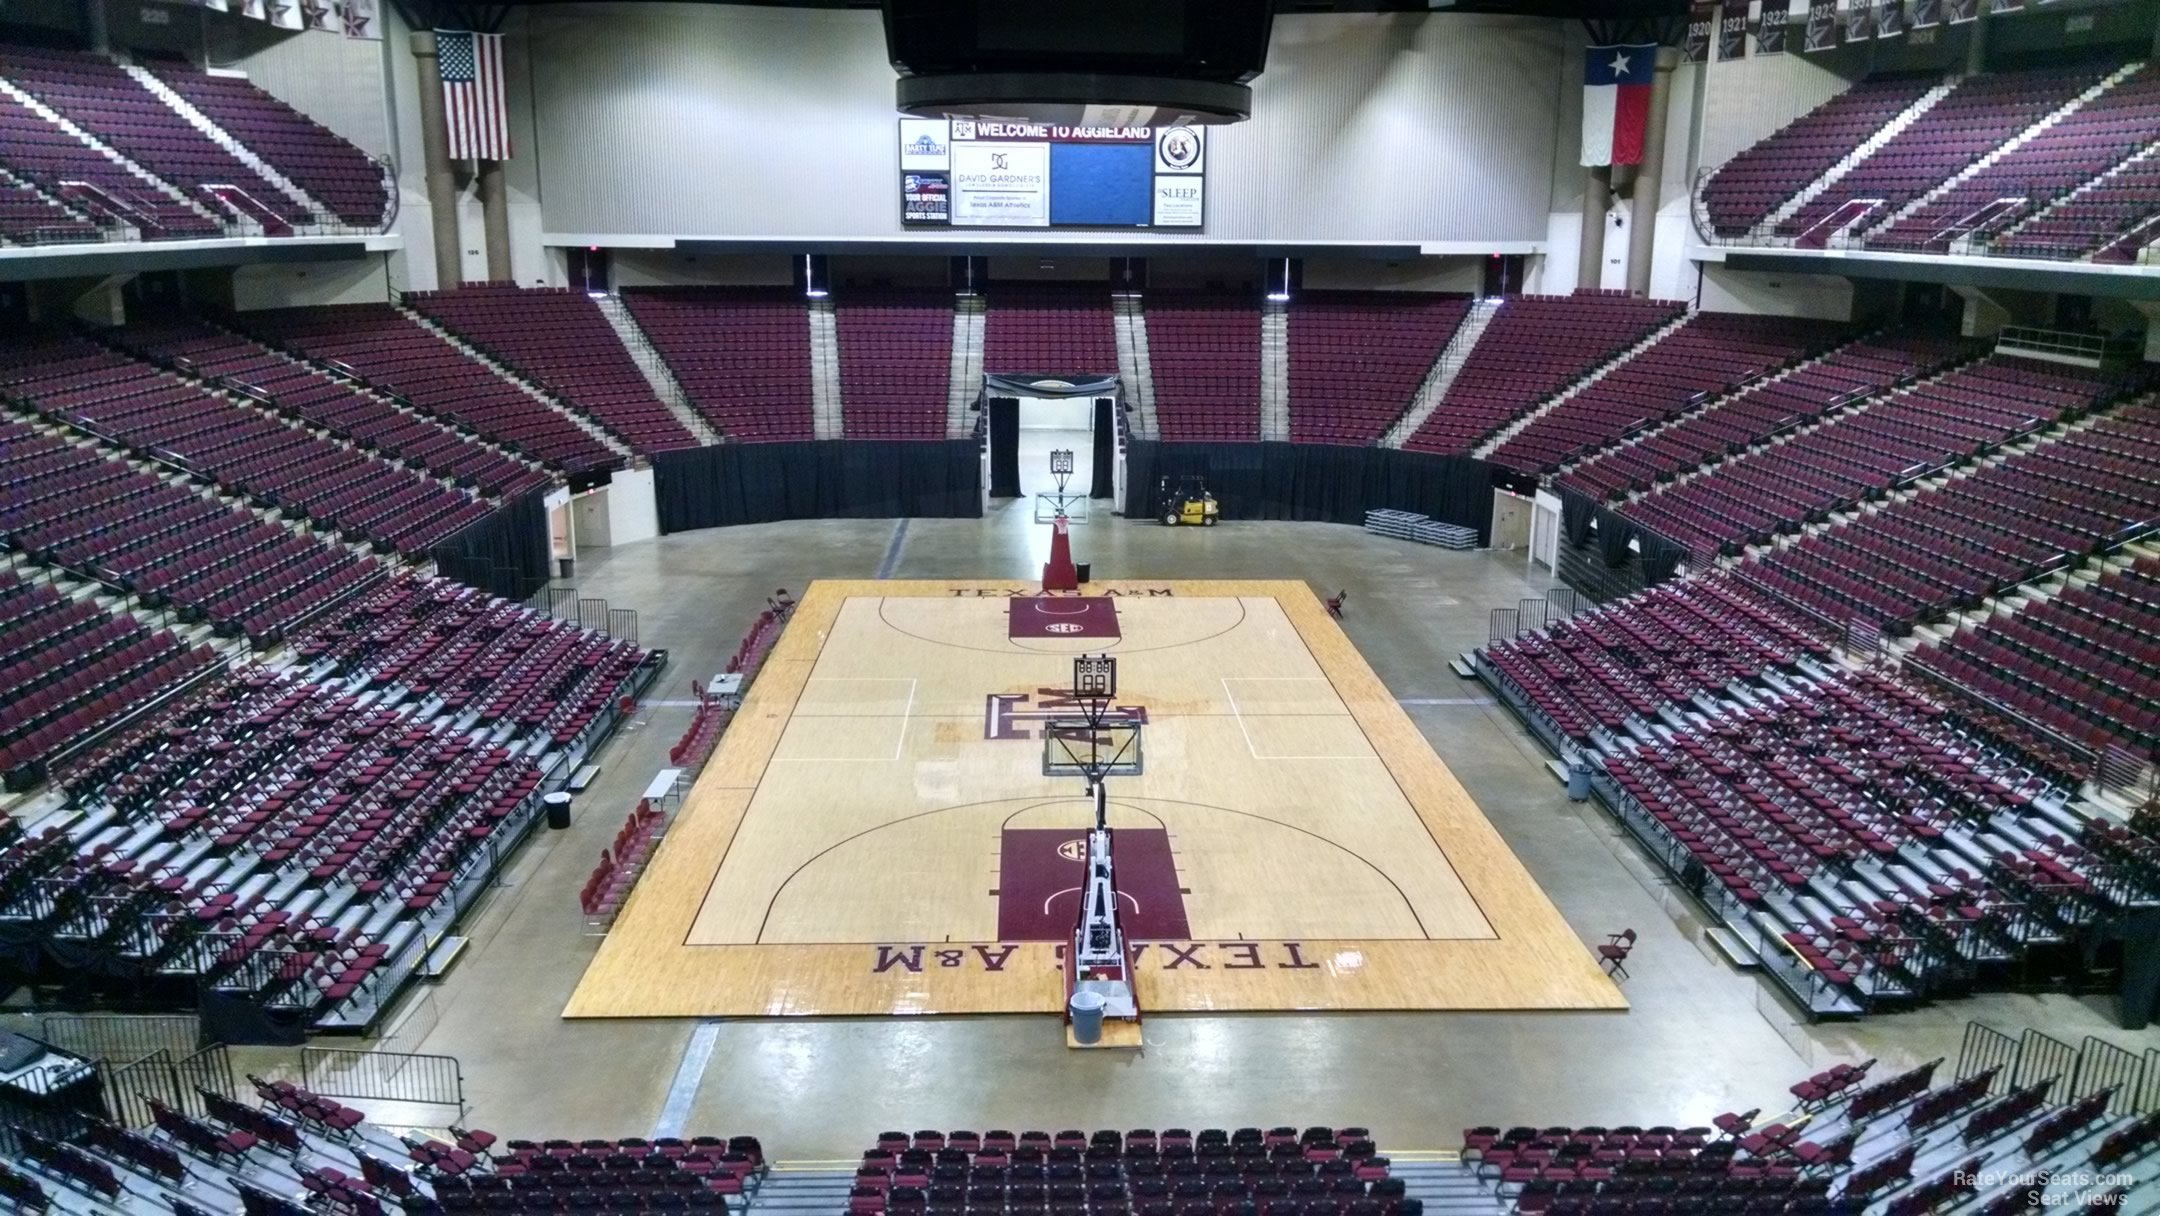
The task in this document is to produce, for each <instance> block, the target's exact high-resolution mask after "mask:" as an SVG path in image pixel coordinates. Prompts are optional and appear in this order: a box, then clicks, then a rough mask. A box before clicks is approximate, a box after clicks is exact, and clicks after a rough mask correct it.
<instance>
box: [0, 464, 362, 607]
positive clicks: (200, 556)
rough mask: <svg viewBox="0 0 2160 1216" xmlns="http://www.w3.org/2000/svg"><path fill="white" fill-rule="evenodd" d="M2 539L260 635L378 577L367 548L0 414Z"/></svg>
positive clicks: (149, 603) (151, 599)
mask: <svg viewBox="0 0 2160 1216" xmlns="http://www.w3.org/2000/svg"><path fill="white" fill-rule="evenodd" d="M0 482H4V483H5V485H6V489H7V499H6V501H7V503H8V507H7V511H6V513H5V514H4V515H0V539H4V540H5V541H6V543H7V545H8V547H9V548H12V549H15V550H17V551H19V552H22V553H24V554H26V555H28V556H29V557H30V559H31V560H33V561H36V562H39V563H41V564H45V565H53V566H59V567H61V568H63V569H66V570H70V571H73V572H74V573H76V574H79V575H81V576H83V577H85V578H91V579H95V580H97V581H99V582H102V583H105V584H106V585H108V586H111V587H113V588H115V589H118V590H123V591H126V592H129V593H131V594H133V595H135V596H137V597H138V598H140V599H141V601H142V603H143V605H144V606H145V607H149V608H162V607H166V606H168V605H169V606H171V607H173V608H174V609H175V610H176V611H177V615H178V616H179V619H180V620H181V621H182V622H183V623H193V622H198V621H207V622H209V623H211V624H213V625H214V626H216V628H217V630H218V632H220V633H221V634H227V635H231V634H242V633H244V634H245V635H246V636H247V637H249V638H250V639H251V640H254V641H256V642H258V643H268V642H271V641H275V640H277V639H278V638H280V637H282V636H283V634H284V631H285V629H286V628H287V627H288V626H290V625H292V624H293V623H294V622H296V621H298V620H299V619H301V618H303V617H305V616H308V615H310V614H312V613H314V612H316V611H318V610H320V609H322V608H325V607H326V606H329V605H331V604H333V603H335V602H336V601H338V600H340V599H342V598H344V597H345V596H347V595H350V594H353V593H354V592H356V591H358V590H359V589H360V588H362V587H364V586H365V585H367V584H368V583H370V582H373V581H374V580H376V579H377V578H379V577H380V576H381V575H380V571H379V570H378V568H377V566H376V563H375V562H374V561H373V560H372V559H360V558H356V557H354V556H353V555H352V554H351V553H349V552H347V551H346V550H344V549H342V548H338V547H335V546H331V545H325V544H323V543H321V542H319V541H314V540H310V539H307V538H305V537H302V536H299V535H297V534H295V533H292V532H289V531H286V530H285V529H284V528H281V527H278V526H276V525H273V524H268V523H264V522H263V521H261V520H259V519H257V518H256V517H254V516H253V515H250V514H248V513H247V512H244V511H241V510H239V509H237V508H234V507H228V506H225V505H223V504H222V503H218V502H215V501H213V500H211V499H208V498H204V497H202V496H201V495H199V494H197V493H195V492H194V491H193V490H189V489H186V488H183V487H181V486H177V485H173V484H171V483H169V482H165V481H161V480H159V479H158V478H156V477H152V476H151V475H149V474H147V473H140V472H137V471H135V470H134V469H132V468H129V467H128V466H127V465H125V464H123V463H121V462H120V461H118V460H115V459H111V458H108V457H104V456H100V455H98V454H97V453H95V452H92V451H90V450H88V449H86V448H83V447H79V446H76V445H74V444H71V443H67V442H65V441H63V440H60V439H55V438H52V437H50V436H48V435H43V434H40V433H38V432H36V431H33V430H31V429H30V428H29V427H27V426H24V425H22V424H20V423H15V422H0Z"/></svg>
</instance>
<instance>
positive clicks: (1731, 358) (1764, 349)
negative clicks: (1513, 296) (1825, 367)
mask: <svg viewBox="0 0 2160 1216" xmlns="http://www.w3.org/2000/svg"><path fill="white" fill-rule="evenodd" d="M1844 328H1845V327H1844V326H1842V325H1839V324H1836V323H1834V322H1828V321H1809V320H1804V319H1800V318H1795V317H1766V316H1755V315H1752V314H1743V313H1725V312H1704V313H1696V314H1695V315H1694V316H1692V317H1690V318H1688V320H1687V323H1686V324H1684V325H1682V326H1680V327H1679V328H1678V329H1675V330H1673V331H1672V332H1671V333H1669V334H1666V335H1665V336H1664V337H1662V338H1659V339H1658V340H1657V341H1656V342H1654V343H1652V344H1651V345H1650V347H1649V348H1648V349H1646V350H1644V351H1642V352H1641V353H1640V354H1637V355H1636V356H1635V357H1634V358H1632V359H1629V360H1628V361H1627V362H1625V363H1622V364H1621V365H1620V366H1618V367H1616V368H1614V369H1613V370H1612V371H1610V372H1608V373H1606V374H1605V375H1604V376H1603V377H1601V378H1600V379H1598V380H1597V381H1596V382H1595V383H1593V384H1591V385H1590V386H1589V387H1587V388H1585V389H1584V390H1583V391H1582V392H1579V393H1577V394H1575V395H1574V396H1572V397H1570V398H1568V399H1567V400H1565V401H1563V402H1561V403H1560V404H1559V405H1558V406H1555V407H1554V408H1553V409H1552V410H1551V411H1549V412H1548V413H1545V414H1543V415H1540V416H1539V417H1538V418H1536V419H1534V420H1533V421H1532V422H1531V423H1530V425H1528V426H1526V427H1524V428H1523V429H1522V430H1521V431H1519V432H1517V433H1516V434H1515V435H1513V436H1511V437H1510V438H1509V439H1508V440H1507V441H1506V442H1505V443H1502V444H1501V445H1500V446H1499V447H1498V448H1496V449H1494V451H1493V453H1492V456H1491V459H1492V461H1493V462H1494V463H1495V464H1499V465H1503V466H1505V467H1507V468H1511V469H1515V470H1517V471H1519V472H1525V473H1536V472H1551V471H1552V470H1555V469H1557V468H1559V467H1560V465H1562V464H1564V463H1566V462H1568V461H1570V460H1573V459H1575V458H1576V457H1578V456H1581V455H1584V454H1586V453H1589V452H1592V451H1595V450H1597V449H1599V448H1602V447H1605V446H1606V445H1608V444H1610V443H1612V442H1614V441H1615V440H1618V439H1620V438H1622V437H1623V436H1626V435H1628V434H1630V433H1632V432H1634V431H1636V430H1639V429H1641V428H1643V427H1646V426H1654V425H1656V424H1657V423H1659V422H1661V421H1663V420H1664V419H1666V418H1668V417H1671V416H1672V415H1673V414H1676V413H1678V412H1680V411H1681V410H1684V409H1687V408H1688V407H1690V406H1693V405H1699V404H1701V403H1703V402H1705V401H1707V400H1708V399H1710V398H1712V397H1716V396H1719V395H1722V394H1724V393H1728V392H1731V391H1733V390H1734V389H1736V388H1739V387H1741V386H1743V385H1746V384H1748V383H1750V382H1752V381H1754V380H1756V379H1759V378H1761V377H1763V376H1765V375H1769V374H1771V373H1772V372H1775V371H1777V370H1778V369H1780V368H1782V367H1784V366H1786V365H1787V364H1789V363H1791V362H1792V361H1793V360H1795V359H1798V358H1800V357H1802V356H1804V355H1807V354H1809V353H1812V352H1813V351H1814V350H1816V349H1819V348H1821V347H1823V346H1827V345H1829V344H1830V343H1832V342H1835V341H1837V340H1838V339H1839V338H1840V337H1841V336H1843V333H1844ZM1481 345H1482V343H1481Z"/></svg>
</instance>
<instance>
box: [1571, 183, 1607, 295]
mask: <svg viewBox="0 0 2160 1216" xmlns="http://www.w3.org/2000/svg"><path fill="white" fill-rule="evenodd" d="M1582 194H1583V198H1582V246H1581V250H1580V255H1581V256H1580V257H1578V258H1577V259H1576V263H1575V286H1577V287H1596V286H1597V285H1598V280H1599V279H1600V278H1601V277H1602V276H1603V275H1604V273H1605V213H1606V212H1607V211H1609V210H1611V209H1612V169H1611V168H1610V167H1606V166H1601V167H1598V168H1594V169H1585V170H1583V192H1582Z"/></svg>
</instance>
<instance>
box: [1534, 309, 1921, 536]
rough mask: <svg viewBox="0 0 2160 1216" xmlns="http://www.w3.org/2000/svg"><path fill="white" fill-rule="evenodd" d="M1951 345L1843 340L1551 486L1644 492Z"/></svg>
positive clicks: (1843, 403) (1902, 375)
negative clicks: (1817, 357) (1780, 373)
mask: <svg viewBox="0 0 2160 1216" xmlns="http://www.w3.org/2000/svg"><path fill="white" fill-rule="evenodd" d="M1958 350H1959V344H1958V342H1957V341H1956V340H1955V339H1950V338H1941V337H1934V336H1929V335H1920V334H1891V335H1884V336H1881V337H1876V338H1870V339H1865V340H1862V341H1859V342H1853V343H1849V344H1847V345H1845V346H1841V347H1839V348H1838V349H1836V350H1834V351H1831V352H1830V353H1828V354H1826V355H1824V356H1823V357H1822V358H1820V359H1817V360H1815V361H1813V362H1809V363H1805V364H1802V365H1801V366H1799V367H1797V368H1794V369H1793V370H1792V371H1791V372H1790V373H1789V374H1787V375H1783V376H1778V377H1775V378H1772V379H1767V380H1763V381H1761V382H1758V383H1756V384H1751V385H1749V386H1747V387H1746V388H1743V389H1741V390H1740V391H1739V392H1737V393H1734V394H1733V395H1731V396H1729V397H1727V398H1725V399H1724V400H1723V401H1719V402H1716V403H1713V404H1712V405H1711V406H1710V407H1709V408H1708V409H1705V410H1703V411H1701V412H1699V413H1696V414H1694V415H1692V416H1689V417H1687V418H1683V419H1681V420H1680V421H1679V422H1677V423H1675V424H1673V425H1672V426H1669V427H1666V428H1664V429H1662V430H1658V431H1654V432H1652V433H1651V434H1649V435H1647V436H1645V437H1644V438H1643V439H1642V441H1641V442H1639V443H1632V444H1627V445H1624V446H1620V447H1614V448H1612V449H1610V450H1608V451H1606V452H1604V453H1603V454H1601V455H1598V456H1596V457H1594V458H1592V459H1590V460H1588V461H1585V462H1584V463H1582V464H1580V465H1577V466H1576V467H1575V468H1574V469H1572V470H1570V471H1569V472H1568V473H1567V474H1566V475H1564V476H1562V477H1561V478H1560V479H1559V484H1561V485H1563V486H1567V487H1569V488H1571V489H1575V490H1580V491H1582V492H1583V493H1586V494H1590V495H1592V496H1593V497H1596V498H1599V499H1614V498H1620V497H1623V496H1625V495H1628V494H1633V493H1638V492H1640V491H1643V490H1648V489H1650V488H1651V487H1652V486H1655V485H1657V484H1659V483H1661V482H1667V481H1670V480H1672V479H1673V478H1674V477H1676V476H1680V475H1684V474H1687V473H1690V472H1693V471H1694V470H1696V469H1698V468H1701V467H1702V466H1704V465H1706V464H1714V463H1716V462H1718V461H1721V460H1723V459H1725V458H1726V457H1728V456H1737V455H1739V454H1740V453H1742V452H1744V451H1746V450H1747V449H1748V448H1750V447H1753V446H1754V445H1756V444H1758V443H1761V442H1763V441H1765V440H1767V439H1770V438H1771V437H1773V436H1775V435H1779V434H1782V433H1784V432H1786V431H1788V430H1791V429H1794V428H1797V427H1801V426H1805V425H1807V424H1808V423H1810V422H1813V421H1816V420H1817V419H1820V418H1821V417H1823V416H1824V415H1825V414H1828V413H1830V412H1831V411H1833V410H1838V409H1846V408H1850V407H1852V406H1854V405H1856V404H1858V403H1859V402H1862V401H1865V400H1867V398H1868V397H1869V396H1871V395H1873V394H1875V393H1878V392H1880V391H1882V390H1883V389H1885V388H1888V387H1890V386H1891V385H1893V384H1897V383H1900V382H1902V381H1905V380H1907V379H1909V378H1910V377H1913V376H1915V375H1920V374H1925V373H1927V372H1930V371H1933V370H1935V369H1936V368H1937V367H1940V366H1941V365H1942V364H1943V363H1945V362H1946V361H1948V360H1949V359H1951V358H1953V357H1954V356H1955V355H1956V354H1957V352H1958Z"/></svg>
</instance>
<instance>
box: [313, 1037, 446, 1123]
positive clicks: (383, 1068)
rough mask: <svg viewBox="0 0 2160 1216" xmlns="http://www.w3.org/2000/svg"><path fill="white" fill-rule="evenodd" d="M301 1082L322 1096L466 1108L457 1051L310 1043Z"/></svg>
mask: <svg viewBox="0 0 2160 1216" xmlns="http://www.w3.org/2000/svg"><path fill="white" fill-rule="evenodd" d="M300 1078H301V1080H300V1083H301V1084H302V1085H303V1086H305V1087H306V1088H308V1089H310V1090H313V1091H314V1092H316V1093H318V1094H321V1095H322V1096H324V1097H326V1098H351V1099H355V1100H358V1101H369V1100H374V1101H382V1102H411V1103H416V1104H419V1105H424V1106H443V1107H449V1108H452V1109H454V1110H456V1111H457V1117H462V1116H463V1115H464V1113H465V1072H464V1069H463V1068H462V1067H461V1066H460V1065H459V1064H458V1061H457V1058H456V1057H455V1056H431V1055H418V1054H412V1053H407V1052H398V1051H353V1050H348V1049H345V1048H331V1047H308V1048H304V1049H302V1051H301V1053H300Z"/></svg>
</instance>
